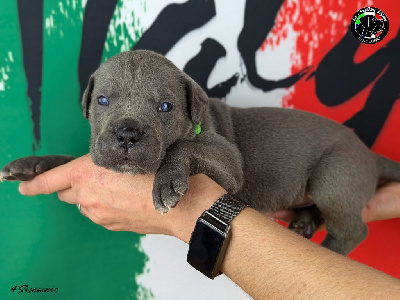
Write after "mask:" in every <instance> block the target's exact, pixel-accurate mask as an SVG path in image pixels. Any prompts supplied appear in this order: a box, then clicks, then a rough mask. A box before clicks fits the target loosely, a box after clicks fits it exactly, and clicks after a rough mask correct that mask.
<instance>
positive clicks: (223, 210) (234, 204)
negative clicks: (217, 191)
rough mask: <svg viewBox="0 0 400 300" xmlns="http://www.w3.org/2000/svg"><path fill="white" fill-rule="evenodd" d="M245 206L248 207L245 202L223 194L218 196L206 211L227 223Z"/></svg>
mask: <svg viewBox="0 0 400 300" xmlns="http://www.w3.org/2000/svg"><path fill="white" fill-rule="evenodd" d="M246 207H249V205H248V204H247V203H244V202H242V201H240V200H238V199H236V198H235V197H233V196H232V195H230V194H225V195H222V196H221V197H220V198H218V200H217V201H216V202H215V203H214V204H213V205H212V206H211V207H210V208H209V209H208V211H209V212H210V213H212V214H213V215H215V216H216V217H218V218H220V219H222V220H223V221H225V222H226V223H228V224H229V223H230V222H231V221H232V220H233V218H234V217H236V216H237V215H238V214H239V213H240V212H241V211H242V210H243V209H245V208H246Z"/></svg>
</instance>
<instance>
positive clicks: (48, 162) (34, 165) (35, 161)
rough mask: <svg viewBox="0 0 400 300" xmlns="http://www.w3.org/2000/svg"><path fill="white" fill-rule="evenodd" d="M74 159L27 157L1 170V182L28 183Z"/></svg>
mask: <svg viewBox="0 0 400 300" xmlns="http://www.w3.org/2000/svg"><path fill="white" fill-rule="evenodd" d="M72 159H73V157H72V156H66V155H65V156H64V155H47V156H27V157H22V158H19V159H17V160H14V161H12V162H10V163H8V164H7V165H6V166H4V168H3V169H2V170H1V173H0V180H1V181H3V180H10V181H27V180H31V179H33V178H35V177H36V176H37V175H39V174H41V173H43V172H46V171H48V170H50V169H52V168H55V167H57V166H59V165H62V164H65V163H67V162H68V161H71V160H72Z"/></svg>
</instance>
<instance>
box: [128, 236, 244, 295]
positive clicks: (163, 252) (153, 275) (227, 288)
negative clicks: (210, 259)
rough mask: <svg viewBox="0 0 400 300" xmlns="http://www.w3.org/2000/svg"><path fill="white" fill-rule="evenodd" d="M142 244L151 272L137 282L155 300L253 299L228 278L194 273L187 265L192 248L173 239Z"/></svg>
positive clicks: (152, 239)
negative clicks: (211, 277)
mask: <svg viewBox="0 0 400 300" xmlns="http://www.w3.org/2000/svg"><path fill="white" fill-rule="evenodd" d="M140 244H141V247H142V249H143V251H144V252H145V253H146V254H147V255H148V257H149V260H148V261H147V263H146V269H147V271H146V272H145V273H143V274H141V275H138V276H137V277H136V281H137V282H138V284H140V285H142V286H143V287H144V288H147V289H149V290H151V292H152V293H153V295H154V299H157V300H171V299H174V300H188V299H190V300H197V299H198V300H204V299H207V300H221V299H229V300H249V299H252V298H251V297H250V296H248V295H247V294H246V293H244V292H243V291H242V290H241V289H240V288H239V287H238V286H237V285H236V284H235V283H233V282H232V281H231V280H230V279H228V278H227V277H226V276H225V275H220V276H218V277H216V278H215V279H214V280H210V279H208V278H206V277H205V276H204V275H203V274H201V273H200V272H198V271H197V270H195V269H193V268H192V267H191V266H190V265H189V264H188V263H187V262H186V254H187V250H188V246H187V245H186V244H185V243H183V242H181V241H179V240H177V239H175V238H173V237H170V236H162V235H147V236H144V237H142V239H141V243H140ZM143 300H144V299H143ZM146 300H147V299H146Z"/></svg>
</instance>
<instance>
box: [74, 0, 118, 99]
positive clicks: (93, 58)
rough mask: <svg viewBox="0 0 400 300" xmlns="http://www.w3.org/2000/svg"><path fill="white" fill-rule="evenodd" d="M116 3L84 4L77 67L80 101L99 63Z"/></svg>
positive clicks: (92, 0) (100, 0)
mask: <svg viewBox="0 0 400 300" xmlns="http://www.w3.org/2000/svg"><path fill="white" fill-rule="evenodd" d="M117 2H118V0H88V2H87V4H86V8H85V14H84V17H83V26H82V43H81V51H80V55H79V66H78V76H79V86H80V99H82V95H83V92H84V90H85V88H86V85H87V84H88V81H89V77H90V75H91V74H92V73H93V72H94V71H95V70H96V69H97V68H98V66H99V65H100V63H101V57H102V55H103V48H104V43H105V41H106V38H107V32H108V27H109V26H110V21H111V18H112V16H113V14H114V10H115V7H116V5H117ZM80 99H79V101H80Z"/></svg>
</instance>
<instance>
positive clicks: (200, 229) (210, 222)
mask: <svg viewBox="0 0 400 300" xmlns="http://www.w3.org/2000/svg"><path fill="white" fill-rule="evenodd" d="M248 206H249V205H248V204H246V203H244V202H242V201H240V200H238V199H236V198H234V197H233V196H231V195H229V194H225V195H223V196H222V197H220V198H219V199H218V200H217V201H216V202H215V203H214V204H213V205H212V206H211V207H210V208H209V209H208V210H206V211H205V212H204V213H203V214H202V215H201V217H200V218H199V219H198V220H197V223H196V226H195V228H194V230H193V232H192V236H191V238H190V242H189V251H188V254H187V261H188V263H189V264H190V265H191V266H192V267H194V268H195V269H197V270H198V271H200V272H201V273H203V274H204V275H206V276H207V277H208V278H211V279H214V277H216V276H218V275H220V274H221V271H220V269H221V264H222V261H223V259H224V256H225V252H226V248H227V246H228V244H229V240H230V225H229V224H230V222H231V221H232V220H233V218H234V217H236V215H237V214H239V213H240V212H241V211H242V210H243V209H244V208H246V207H248Z"/></svg>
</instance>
